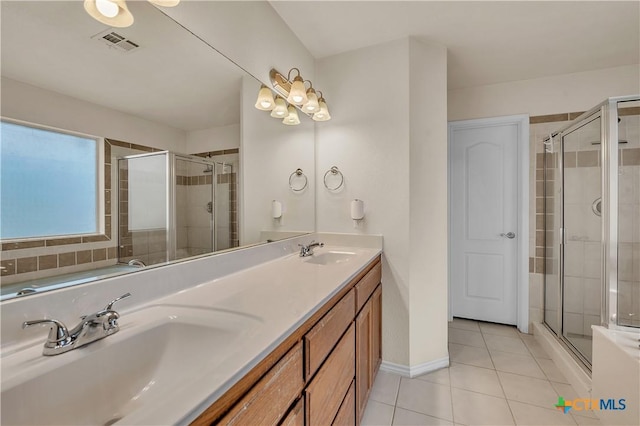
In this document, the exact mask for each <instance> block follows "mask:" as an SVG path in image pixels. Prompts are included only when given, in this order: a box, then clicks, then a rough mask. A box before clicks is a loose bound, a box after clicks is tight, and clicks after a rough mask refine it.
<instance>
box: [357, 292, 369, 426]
mask: <svg viewBox="0 0 640 426" xmlns="http://www.w3.org/2000/svg"><path fill="white" fill-rule="evenodd" d="M371 326H372V311H371V300H369V302H367V303H365V305H364V307H363V308H362V310H361V311H360V313H359V314H358V316H357V317H356V413H357V415H358V419H357V420H358V421H357V423H358V424H360V422H361V421H362V415H363V414H364V409H365V407H366V406H367V398H368V397H369V389H370V388H371V383H370V380H371V343H372V342H371Z"/></svg>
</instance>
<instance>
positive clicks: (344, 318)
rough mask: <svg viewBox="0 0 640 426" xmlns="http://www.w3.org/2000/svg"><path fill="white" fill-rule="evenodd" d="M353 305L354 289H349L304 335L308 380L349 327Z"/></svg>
mask: <svg viewBox="0 0 640 426" xmlns="http://www.w3.org/2000/svg"><path fill="white" fill-rule="evenodd" d="M354 307H355V294H354V290H351V291H349V293H347V294H346V295H345V296H344V297H343V298H342V299H341V300H340V301H339V302H338V303H337V304H336V305H335V306H334V307H333V308H331V310H330V311H329V312H327V314H326V315H325V316H324V317H322V319H321V320H320V321H318V323H317V324H316V325H315V326H314V327H313V328H312V329H311V330H309V332H308V333H307V334H306V335H305V337H304V345H305V377H306V379H307V380H308V379H309V377H311V376H312V375H313V374H314V373H315V372H316V370H317V369H318V367H320V365H321V364H322V362H323V361H324V360H325V358H327V355H329V353H330V352H331V350H332V349H333V347H334V346H335V345H336V343H337V342H338V339H340V336H342V334H343V333H344V331H345V330H346V329H347V327H349V324H351V321H353V317H354V316H355V312H354Z"/></svg>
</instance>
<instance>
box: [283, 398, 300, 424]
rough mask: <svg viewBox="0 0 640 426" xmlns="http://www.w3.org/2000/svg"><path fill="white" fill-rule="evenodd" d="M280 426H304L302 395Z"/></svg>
mask: <svg viewBox="0 0 640 426" xmlns="http://www.w3.org/2000/svg"><path fill="white" fill-rule="evenodd" d="M280 426H304V395H303V396H302V398H300V399H299V400H298V402H296V403H295V405H294V406H293V408H292V409H291V411H289V414H287V417H285V418H284V420H283V421H282V423H281V424H280Z"/></svg>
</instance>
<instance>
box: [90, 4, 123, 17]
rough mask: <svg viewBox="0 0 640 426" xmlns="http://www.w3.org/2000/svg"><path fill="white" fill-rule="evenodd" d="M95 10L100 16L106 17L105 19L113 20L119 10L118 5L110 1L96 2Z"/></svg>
mask: <svg viewBox="0 0 640 426" xmlns="http://www.w3.org/2000/svg"><path fill="white" fill-rule="evenodd" d="M96 9H98V12H100V14H102V16H106V17H107V18H114V17H115V16H116V15H117V14H118V11H119V10H120V8H118V5H117V4H115V3H114V2H112V1H111V0H96Z"/></svg>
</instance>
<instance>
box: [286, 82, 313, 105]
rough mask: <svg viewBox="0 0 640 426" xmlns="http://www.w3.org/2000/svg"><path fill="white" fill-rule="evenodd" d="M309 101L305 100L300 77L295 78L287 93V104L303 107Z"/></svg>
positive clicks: (305, 92) (305, 95)
mask: <svg viewBox="0 0 640 426" xmlns="http://www.w3.org/2000/svg"><path fill="white" fill-rule="evenodd" d="M308 101H309V99H307V91H306V90H305V88H304V81H303V80H302V77H300V76H296V77H295V78H294V79H293V83H291V91H289V97H288V98H287V102H289V103H290V104H294V105H304V104H306V103H307V102H308Z"/></svg>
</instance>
